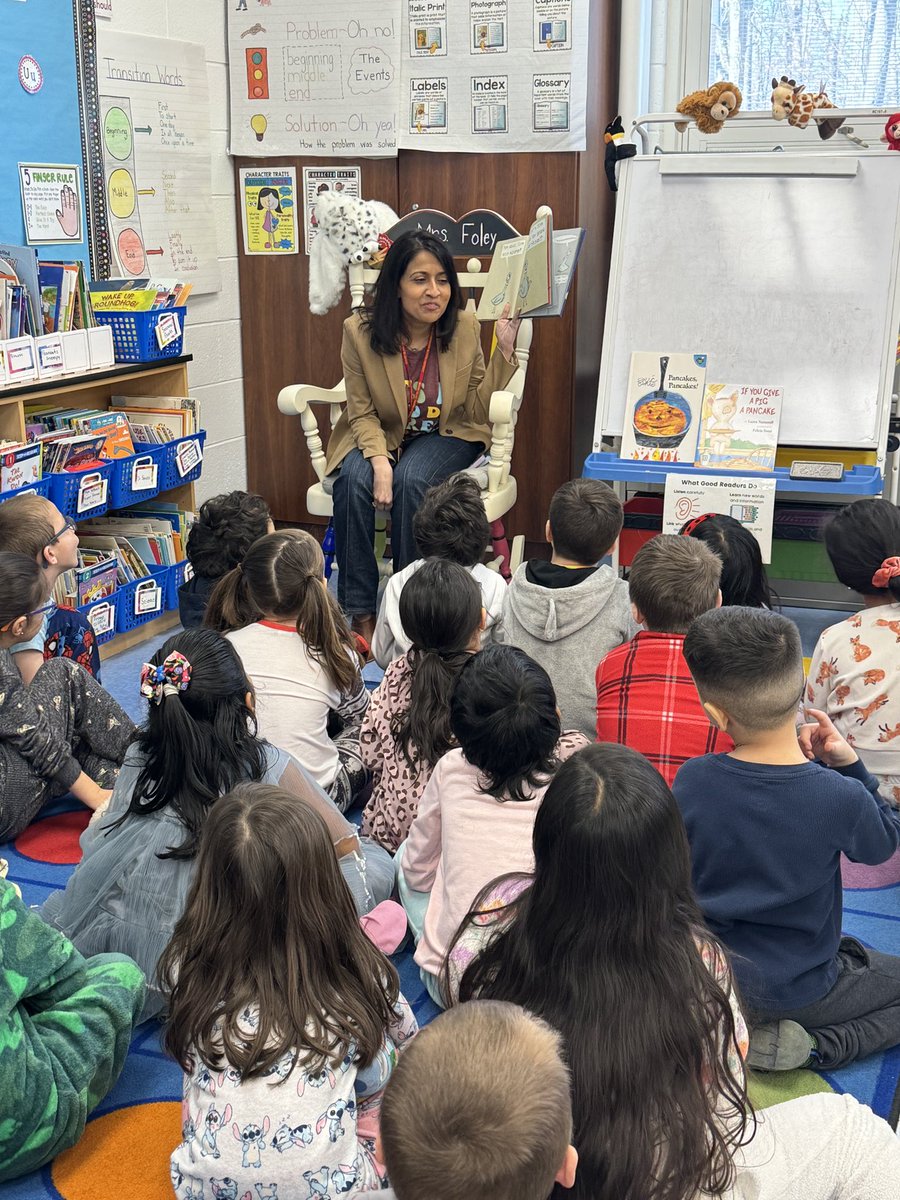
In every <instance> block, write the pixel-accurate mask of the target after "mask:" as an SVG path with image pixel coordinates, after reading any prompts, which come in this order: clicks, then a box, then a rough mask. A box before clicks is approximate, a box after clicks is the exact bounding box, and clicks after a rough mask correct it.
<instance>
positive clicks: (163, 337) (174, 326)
mask: <svg viewBox="0 0 900 1200" xmlns="http://www.w3.org/2000/svg"><path fill="white" fill-rule="evenodd" d="M180 337H181V322H180V321H179V320H178V313H173V312H167V313H163V315H162V316H161V317H160V318H159V320H158V321H157V323H156V340H157V342H159V348H160V350H164V349H165V348H166V346H168V345H169V344H170V343H171V342H174V341H175V339H176V338H180Z"/></svg>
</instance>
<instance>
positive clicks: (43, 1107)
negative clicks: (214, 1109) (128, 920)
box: [0, 859, 144, 1182]
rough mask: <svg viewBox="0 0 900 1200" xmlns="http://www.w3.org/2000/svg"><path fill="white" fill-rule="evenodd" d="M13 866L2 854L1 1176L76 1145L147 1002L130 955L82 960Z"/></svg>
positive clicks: (9, 1175) (43, 1161) (16, 1173)
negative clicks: (25, 897)
mask: <svg viewBox="0 0 900 1200" xmlns="http://www.w3.org/2000/svg"><path fill="white" fill-rule="evenodd" d="M4 867H5V863H3V860H2V859H0V964H2V968H3V969H2V970H0V1022H2V1027H3V1057H2V1060H0V1063H2V1066H0V1080H2V1082H3V1086H2V1087H0V1182H2V1181H3V1180H7V1179H17V1178H18V1177H19V1176H20V1175H27V1174H28V1173H29V1172H30V1171H36V1170H38V1169H39V1168H40V1167H42V1166H44V1165H45V1164H47V1163H48V1162H49V1161H50V1160H51V1159H52V1158H54V1157H55V1156H56V1155H57V1154H59V1153H60V1152H61V1151H63V1150H67V1149H68V1148H69V1147H70V1146H74V1145H75V1143H76V1142H77V1141H78V1139H79V1138H80V1137H81V1135H82V1133H84V1126H85V1123H86V1121H87V1117H88V1114H89V1113H90V1112H91V1110H92V1109H93V1108H95V1107H96V1106H97V1105H98V1104H99V1103H100V1101H101V1100H102V1099H103V1097H104V1096H105V1095H106V1094H107V1092H108V1091H109V1090H110V1089H111V1088H112V1086H113V1084H114V1083H115V1082H116V1080H117V1079H118V1077H119V1072H120V1071H121V1070H122V1067H123V1065H124V1063H125V1056H126V1054H127V1053H128V1046H129V1044H130V1042H131V1032H132V1026H133V1025H134V1022H135V1021H136V1020H137V1016H138V1013H139V1012H140V1011H141V1005H142V1004H143V1002H144V977H143V975H142V974H141V972H140V971H139V970H138V968H137V967H136V966H135V964H134V963H133V962H132V961H131V960H130V959H128V958H125V957H123V956H122V955H119V954H98V955H97V956H96V957H95V958H88V959H84V958H82V957H81V955H80V954H79V953H78V951H77V950H76V949H75V947H74V946H73V945H72V943H71V942H70V941H68V940H67V939H66V938H64V937H63V936H62V935H61V934H59V933H57V932H56V931H55V930H53V929H50V927H49V926H47V925H45V924H44V922H43V921H42V920H41V919H40V917H39V916H38V915H37V913H34V912H32V911H31V910H30V909H28V908H26V907H25V905H24V904H23V903H22V901H21V899H20V897H19V895H18V889H17V888H16V887H15V885H14V884H12V883H8V882H6V881H5V879H3V876H4V875H5V874H6V871H5V870H4V869H3V868H4Z"/></svg>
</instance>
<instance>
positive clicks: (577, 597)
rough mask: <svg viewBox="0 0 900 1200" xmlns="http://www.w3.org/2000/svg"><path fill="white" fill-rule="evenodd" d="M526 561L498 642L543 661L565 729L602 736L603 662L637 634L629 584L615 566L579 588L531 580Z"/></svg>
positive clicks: (506, 609) (512, 588)
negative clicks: (600, 692)
mask: <svg viewBox="0 0 900 1200" xmlns="http://www.w3.org/2000/svg"><path fill="white" fill-rule="evenodd" d="M527 572H528V564H527V563H522V565H521V566H520V567H519V569H518V570H517V571H516V573H515V575H514V576H513V578H512V580H511V582H510V584H509V587H508V588H507V589H506V597H505V599H504V602H503V620H502V622H501V623H500V625H499V626H498V627H497V628H496V629H494V630H493V638H494V641H498V642H505V643H507V644H508V645H511V646H518V647H519V649H521V650H524V651H525V653H526V654H529V655H530V656H531V657H532V658H533V659H534V660H535V661H536V662H539V663H540V664H541V666H542V667H543V668H544V670H545V671H546V672H547V674H548V675H549V676H550V678H551V680H552V681H553V687H554V689H555V691H556V701H557V704H558V705H559V710H560V712H561V713H562V727H563V729H578V730H580V731H581V733H583V734H585V736H586V737H589V738H591V739H592V740H593V739H595V738H596V736H597V690H596V684H595V682H594V677H595V675H596V672H597V666H598V664H599V662H600V660H601V659H602V658H603V657H604V656H605V655H606V654H608V653H609V651H610V650H612V649H613V648H614V647H616V646H620V645H621V644H622V642H627V641H628V640H629V639H630V638H632V637H634V635H635V633H637V631H638V629H640V626H639V625H636V624H635V622H634V620H633V619H632V616H631V603H630V601H629V599H628V584H627V583H626V582H625V580H624V579H620V578H619V577H618V576H617V575H616V573H615V572H614V571H613V569H612V568H611V567H607V566H602V567H598V568H597V570H596V571H594V572H593V574H592V575H589V576H588V577H587V579H585V580H583V581H582V582H581V583H577V584H575V585H574V586H573V587H563V588H550V587H542V586H541V585H540V584H538V583H532V582H531V581H530V580H529V579H528V578H527Z"/></svg>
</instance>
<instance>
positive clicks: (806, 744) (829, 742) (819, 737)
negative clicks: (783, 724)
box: [797, 708, 859, 767]
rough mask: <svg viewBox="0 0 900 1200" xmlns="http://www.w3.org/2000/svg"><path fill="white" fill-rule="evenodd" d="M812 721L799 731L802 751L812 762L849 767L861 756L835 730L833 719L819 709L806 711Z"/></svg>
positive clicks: (798, 739) (798, 738) (798, 737)
mask: <svg viewBox="0 0 900 1200" xmlns="http://www.w3.org/2000/svg"><path fill="white" fill-rule="evenodd" d="M806 715H807V717H811V718H812V720H811V721H810V722H809V724H807V725H801V726H800V727H799V729H798V730H797V741H798V742H799V743H800V749H801V750H802V751H803V753H804V754H805V755H806V757H807V758H808V759H810V760H811V761H812V760H814V759H818V760H819V762H823V763H825V765H826V766H829V767H849V766H852V764H853V763H855V762H857V761H858V759H859V755H858V754H857V753H856V751H855V750H854V749H853V747H852V746H851V745H850V744H849V743H848V742H846V741H845V740H844V739H843V738H842V737H841V735H840V734H839V733H838V731H837V730H836V729H835V727H834V725H833V724H832V722H831V719H830V718H829V717H827V716H826V715H825V713H823V712H821V711H820V710H819V709H817V708H808V709H806Z"/></svg>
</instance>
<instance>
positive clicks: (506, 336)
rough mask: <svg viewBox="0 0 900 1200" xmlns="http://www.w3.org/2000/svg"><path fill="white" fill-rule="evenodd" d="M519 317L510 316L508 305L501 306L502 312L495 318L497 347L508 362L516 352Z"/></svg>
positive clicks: (520, 321) (520, 322)
mask: <svg viewBox="0 0 900 1200" xmlns="http://www.w3.org/2000/svg"><path fill="white" fill-rule="evenodd" d="M521 324H522V320H521V318H520V317H513V318H510V315H509V305H508V304H505V305H504V306H503V312H502V313H501V314H500V316H499V317H498V319H497V329H496V332H497V349H498V350H499V351H500V353H501V354H502V355H503V357H504V358H505V359H506V361H507V362H508V363H511V362H512V360H513V355H514V354H515V352H516V338H517V337H518V336H519V326H520V325H521Z"/></svg>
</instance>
